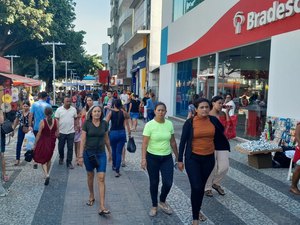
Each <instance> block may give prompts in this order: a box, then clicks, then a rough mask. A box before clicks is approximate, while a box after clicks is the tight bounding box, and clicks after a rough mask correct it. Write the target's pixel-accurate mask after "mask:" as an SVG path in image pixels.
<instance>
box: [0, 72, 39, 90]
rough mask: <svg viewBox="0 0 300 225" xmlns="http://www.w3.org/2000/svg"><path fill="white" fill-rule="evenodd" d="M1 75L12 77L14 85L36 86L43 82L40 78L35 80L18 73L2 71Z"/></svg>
mask: <svg viewBox="0 0 300 225" xmlns="http://www.w3.org/2000/svg"><path fill="white" fill-rule="evenodd" d="M0 76H3V77H7V78H10V79H11V80H12V81H13V85H14V86H25V87H35V86H40V85H41V84H42V81H40V80H34V79H31V78H28V77H23V76H20V75H16V74H6V73H0Z"/></svg>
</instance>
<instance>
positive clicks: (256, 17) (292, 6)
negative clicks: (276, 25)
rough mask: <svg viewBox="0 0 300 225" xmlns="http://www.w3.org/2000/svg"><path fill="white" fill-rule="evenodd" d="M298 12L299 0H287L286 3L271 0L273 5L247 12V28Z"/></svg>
mask: <svg viewBox="0 0 300 225" xmlns="http://www.w3.org/2000/svg"><path fill="white" fill-rule="evenodd" d="M295 13H300V0H288V1H287V2H286V3H279V2H278V1H274V2H273V6H272V7H270V8H269V9H267V10H263V11H261V12H249V13H248V15H247V30H252V29H254V28H258V27H260V26H264V25H267V24H270V23H273V22H275V21H277V20H282V19H284V18H287V17H290V16H293V15H294V14H295Z"/></svg>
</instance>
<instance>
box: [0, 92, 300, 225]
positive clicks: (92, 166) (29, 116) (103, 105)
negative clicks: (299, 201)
mask: <svg viewBox="0 0 300 225" xmlns="http://www.w3.org/2000/svg"><path fill="white" fill-rule="evenodd" d="M47 97H48V95H47V93H46V92H41V93H39V94H38V101H36V102H35V103H33V104H32V105H30V103H29V102H28V101H24V102H23V103H22V109H21V110H20V111H18V112H17V114H16V119H15V121H14V123H13V129H14V130H15V129H16V128H17V126H19V128H18V137H17V146H16V162H15V164H14V165H15V166H19V165H20V156H21V155H20V153H21V148H22V143H23V140H24V136H25V134H26V133H27V132H30V131H32V132H33V133H34V135H35V136H36V138H35V144H34V147H33V150H34V157H33V159H34V168H37V164H38V163H39V164H41V165H42V169H43V172H44V175H45V176H44V178H45V180H44V184H45V185H49V182H50V174H49V171H50V166H51V158H52V155H53V152H54V149H55V143H56V139H58V152H59V165H63V164H64V163H66V167H67V168H68V169H74V165H73V149H74V151H75V156H76V165H77V166H83V165H84V166H85V169H86V172H87V186H88V190H89V197H88V200H87V202H86V205H87V206H93V205H94V203H95V201H96V200H95V192H94V187H95V185H94V177H95V171H96V180H97V182H96V184H97V185H96V187H97V189H98V191H99V203H100V204H99V207H100V208H99V210H98V213H99V215H102V216H103V215H107V214H110V210H109V209H108V208H107V207H106V204H105V192H106V188H105V173H106V169H107V161H108V162H111V163H112V164H111V167H112V168H111V169H112V170H113V171H115V177H116V178H118V177H120V176H121V167H122V166H126V164H125V143H126V142H127V137H130V136H131V133H132V132H136V131H137V125H138V119H143V120H144V122H145V126H144V129H143V132H142V137H143V141H142V149H141V168H142V169H144V170H146V171H147V173H148V177H149V187H150V188H149V192H150V196H151V201H152V206H151V208H150V211H149V216H151V217H154V216H156V215H157V213H158V208H160V209H161V210H162V211H163V212H164V213H166V214H168V215H171V214H172V212H173V210H172V208H171V206H170V205H169V204H168V203H167V197H168V194H169V192H170V190H171V188H172V184H173V174H174V167H175V168H176V167H178V169H179V170H180V171H183V170H184V169H185V170H186V173H187V176H188V179H189V183H190V188H191V206H192V212H191V213H192V218H193V221H192V224H193V225H197V224H199V222H200V221H205V220H206V217H205V216H204V215H203V214H202V213H201V207H202V200H203V197H204V196H208V197H213V192H212V189H215V190H216V191H217V193H218V194H219V195H222V196H223V195H225V194H226V193H225V191H224V189H223V188H222V186H221V182H222V180H223V178H224V177H225V175H226V173H227V171H228V169H229V151H230V145H229V141H228V139H230V138H232V136H231V135H230V129H232V117H233V116H234V108H235V106H234V105H233V104H234V103H233V102H232V97H231V95H230V94H228V95H226V98H225V99H223V97H221V96H215V97H213V98H212V99H211V101H209V100H208V99H205V98H202V97H199V96H198V95H194V96H193V99H192V102H191V103H190V105H189V109H188V115H187V120H186V121H185V123H184V125H183V127H182V133H181V138H180V143H179V145H178V146H179V147H178V149H177V143H176V140H175V136H174V127H173V124H172V122H171V121H170V120H168V119H166V113H167V107H166V105H165V104H164V103H162V102H158V101H157V100H156V97H155V94H154V93H146V94H145V96H144V98H142V99H141V100H139V98H138V96H137V95H135V94H134V93H127V92H126V91H123V93H122V94H121V93H119V94H117V93H116V92H113V91H107V92H106V95H105V96H100V95H97V92H93V93H92V94H91V95H86V96H84V98H83V96H82V95H79V94H78V95H76V94H75V95H73V96H64V98H63V104H62V105H61V106H60V107H58V108H57V110H56V111H55V112H53V109H52V107H51V105H50V104H48V103H47V102H46V100H47ZM0 123H3V114H1V112H0ZM298 128H299V129H298ZM299 130H300V126H299V125H298V126H297V131H296V136H297V137H296V139H297V138H298V139H299V137H298V136H299V133H300V131H299ZM12 135H14V133H12ZM2 136H3V135H2ZM3 137H4V138H2V139H1V140H4V142H3V141H2V142H1V160H3V162H2V179H3V180H5V181H7V180H8V179H9V178H8V176H7V175H6V172H5V160H4V151H5V135H4V136H3ZM298 139H297V141H298ZM66 143H67V154H66V157H65V151H64V149H65V144H66ZM297 165H298V166H297V168H296V171H295V173H294V176H293V182H292V186H291V192H293V193H295V194H298V193H300V191H299V189H298V187H297V183H298V181H299V177H300V176H299V174H300V173H299V168H300V167H299V164H297ZM160 178H161V182H162V186H161V190H160V194H159V183H160ZM158 198H159V199H158Z"/></svg>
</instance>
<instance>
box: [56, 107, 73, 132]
mask: <svg viewBox="0 0 300 225" xmlns="http://www.w3.org/2000/svg"><path fill="white" fill-rule="evenodd" d="M76 117H77V112H76V109H75V108H74V107H73V106H71V107H70V108H69V109H66V108H65V107H64V106H61V107H59V108H58V109H57V110H56V112H55V118H57V119H59V133H62V134H71V133H74V132H75V129H74V119H75V118H76Z"/></svg>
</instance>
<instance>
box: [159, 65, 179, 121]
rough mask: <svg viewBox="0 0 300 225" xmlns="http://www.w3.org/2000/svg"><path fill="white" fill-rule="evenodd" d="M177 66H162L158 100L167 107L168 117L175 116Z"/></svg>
mask: <svg viewBox="0 0 300 225" xmlns="http://www.w3.org/2000/svg"><path fill="white" fill-rule="evenodd" d="M175 74H176V73H175V64H171V63H170V64H165V65H161V66H160V77H159V96H158V100H159V101H161V102H163V103H165V104H166V106H167V116H173V115H174V114H175V96H176V94H175V80H176V76H175Z"/></svg>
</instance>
